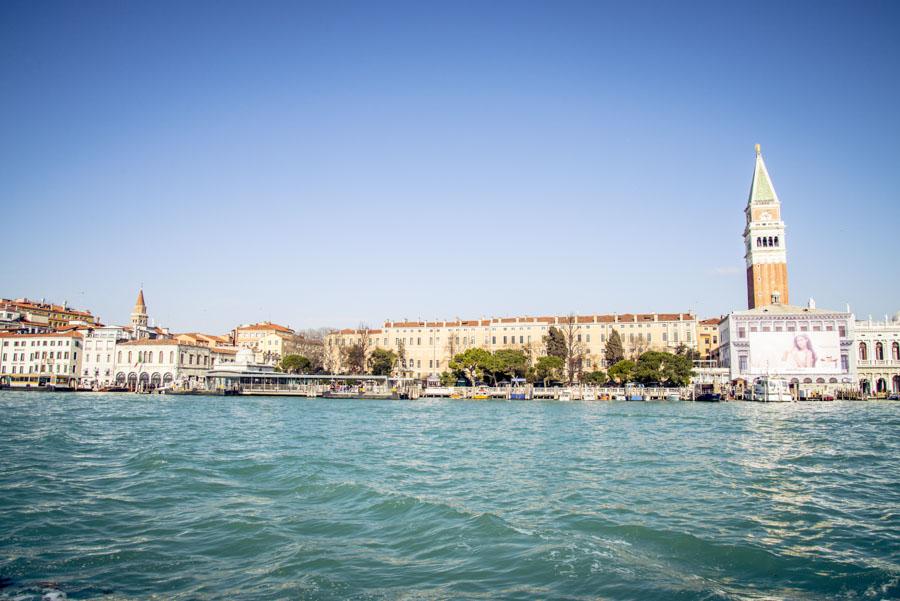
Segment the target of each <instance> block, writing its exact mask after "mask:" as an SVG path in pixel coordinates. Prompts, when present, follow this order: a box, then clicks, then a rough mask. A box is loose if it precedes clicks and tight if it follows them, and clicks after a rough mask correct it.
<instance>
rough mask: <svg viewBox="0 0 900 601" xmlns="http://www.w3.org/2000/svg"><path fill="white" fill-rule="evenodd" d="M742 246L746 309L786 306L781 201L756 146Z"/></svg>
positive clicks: (784, 252)
mask: <svg viewBox="0 0 900 601" xmlns="http://www.w3.org/2000/svg"><path fill="white" fill-rule="evenodd" d="M744 212H745V213H746V214H747V226H746V227H745V228H744V244H745V247H746V251H747V252H746V254H745V255H744V258H745V259H746V260H747V306H748V307H749V308H750V309H753V308H755V307H762V306H765V305H771V304H773V303H781V304H785V305H786V304H788V276H787V251H786V248H785V240H784V222H783V221H782V220H781V201H779V200H778V195H777V194H776V193H775V187H774V186H773V185H772V180H771V179H770V178H769V171H768V170H767V169H766V163H765V162H764V161H763V158H762V153H761V152H760V149H759V144H757V145H756V166H755V167H754V169H753V181H752V183H751V184H750V198H749V199H748V200H747V208H746V209H745V210H744Z"/></svg>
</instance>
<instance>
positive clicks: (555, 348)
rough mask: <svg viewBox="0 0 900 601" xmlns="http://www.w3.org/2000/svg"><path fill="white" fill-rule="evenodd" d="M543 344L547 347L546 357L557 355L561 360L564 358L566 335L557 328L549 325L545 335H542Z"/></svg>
mask: <svg viewBox="0 0 900 601" xmlns="http://www.w3.org/2000/svg"><path fill="white" fill-rule="evenodd" d="M544 346H545V347H546V349H547V356H548V357H559V358H560V359H562V360H563V361H565V360H566V337H565V335H564V334H563V333H562V331H561V330H560V329H559V328H557V327H555V326H550V329H549V330H547V335H546V336H544Z"/></svg>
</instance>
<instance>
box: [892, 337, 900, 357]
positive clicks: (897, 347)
mask: <svg viewBox="0 0 900 601" xmlns="http://www.w3.org/2000/svg"><path fill="white" fill-rule="evenodd" d="M891 359H893V360H894V361H900V342H895V343H894V344H892V345H891Z"/></svg>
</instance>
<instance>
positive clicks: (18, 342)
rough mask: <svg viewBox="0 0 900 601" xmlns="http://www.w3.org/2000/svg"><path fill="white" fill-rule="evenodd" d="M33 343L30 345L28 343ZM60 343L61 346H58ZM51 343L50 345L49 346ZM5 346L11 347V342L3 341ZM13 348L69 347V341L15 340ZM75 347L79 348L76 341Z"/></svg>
mask: <svg viewBox="0 0 900 601" xmlns="http://www.w3.org/2000/svg"><path fill="white" fill-rule="evenodd" d="M29 342H30V343H31V344H30V345H29V344H28V343H29ZM57 342H59V344H57ZM48 343H49V344H48ZM3 346H9V340H4V341H3ZM13 346H69V339H68V338H67V339H65V340H13ZM75 346H79V344H78V341H77V340H76V341H75Z"/></svg>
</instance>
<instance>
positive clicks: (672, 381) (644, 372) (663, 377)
mask: <svg viewBox="0 0 900 601" xmlns="http://www.w3.org/2000/svg"><path fill="white" fill-rule="evenodd" d="M692 368H693V363H692V362H691V360H690V359H689V358H688V357H685V356H683V355H674V354H672V353H664V352H661V351H647V352H646V353H644V354H642V355H641V356H640V357H638V360H637V364H636V365H635V369H634V377H635V379H636V380H638V381H639V382H660V383H662V384H669V385H672V386H687V385H688V384H690V382H691V375H692Z"/></svg>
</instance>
